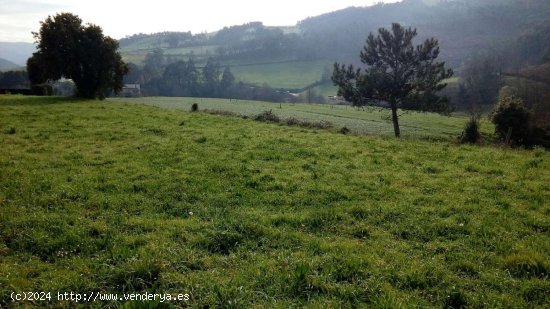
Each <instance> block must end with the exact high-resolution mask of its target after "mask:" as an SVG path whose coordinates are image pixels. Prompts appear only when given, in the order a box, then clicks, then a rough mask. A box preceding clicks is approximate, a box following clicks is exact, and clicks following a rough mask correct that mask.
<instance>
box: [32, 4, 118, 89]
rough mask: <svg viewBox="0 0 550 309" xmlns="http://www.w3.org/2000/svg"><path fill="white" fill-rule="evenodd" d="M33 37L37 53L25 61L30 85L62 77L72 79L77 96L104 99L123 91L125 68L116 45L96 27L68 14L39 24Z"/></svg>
mask: <svg viewBox="0 0 550 309" xmlns="http://www.w3.org/2000/svg"><path fill="white" fill-rule="evenodd" d="M40 24H41V27H40V30H39V32H35V33H33V34H34V37H35V39H36V42H37V47H38V48H37V49H38V51H37V52H35V53H34V54H33V56H32V57H31V58H29V60H28V61H27V71H28V72H29V79H30V80H31V82H32V83H33V84H41V83H44V82H46V81H48V80H58V79H60V78H62V77H64V78H68V79H72V80H73V81H74V83H75V85H76V88H77V96H79V97H83V98H91V99H103V98H105V95H106V94H107V93H108V92H109V91H110V90H114V91H115V92H119V91H120V90H121V89H122V85H123V83H122V79H123V76H124V74H126V73H127V72H128V67H127V66H126V64H125V63H124V62H123V61H122V58H121V56H120V54H119V53H118V52H117V49H118V42H117V41H116V40H114V39H112V38H110V37H108V36H104V35H103V30H102V29H101V28H100V27H99V26H96V25H92V24H87V25H82V20H81V19H80V18H79V17H78V16H76V15H73V14H71V13H60V14H57V15H55V16H54V17H51V16H48V18H47V19H46V20H45V21H43V22H41V23H40Z"/></svg>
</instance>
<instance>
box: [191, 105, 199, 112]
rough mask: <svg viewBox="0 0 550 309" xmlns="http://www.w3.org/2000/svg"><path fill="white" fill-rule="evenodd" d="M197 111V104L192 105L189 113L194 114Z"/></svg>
mask: <svg viewBox="0 0 550 309" xmlns="http://www.w3.org/2000/svg"><path fill="white" fill-rule="evenodd" d="M198 110H199V104H197V103H193V105H191V111H192V112H196V111H198Z"/></svg>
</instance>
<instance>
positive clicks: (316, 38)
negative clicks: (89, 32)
mask: <svg viewBox="0 0 550 309" xmlns="http://www.w3.org/2000/svg"><path fill="white" fill-rule="evenodd" d="M392 22H399V23H401V24H404V25H406V26H411V27H414V28H417V30H418V33H419V36H418V40H422V39H425V38H427V37H436V38H437V39H438V40H439V41H440V47H441V58H442V59H443V60H445V61H447V63H448V65H449V66H451V67H452V68H454V69H455V70H457V71H460V68H461V66H462V65H463V64H464V62H465V60H466V59H467V58H468V57H470V56H472V55H473V54H474V53H476V52H479V51H482V50H492V53H494V54H498V55H499V56H500V57H501V58H503V59H505V60H503V62H505V63H506V64H511V63H513V64H518V65H519V64H521V65H537V64H539V63H540V62H542V59H543V58H544V57H546V56H548V55H550V50H547V51H545V50H544V49H545V48H547V46H548V43H545V40H546V38H547V36H545V35H541V34H544V33H547V32H548V28H547V27H546V26H545V25H550V1H547V0H524V1H515V0H486V1H474V0H446V1H438V0H430V1H427V0H404V1H402V2H398V3H392V4H377V5H374V6H370V7H350V8H347V9H343V10H339V11H336V12H332V13H328V14H323V15H320V16H316V17H311V18H307V19H305V20H303V21H300V22H299V23H298V24H297V25H296V26H295V27H285V28H282V27H266V26H264V25H263V24H262V23H260V22H252V23H248V24H244V25H240V26H232V27H226V28H224V29H221V30H220V31H217V32H214V33H208V34H205V33H201V34H196V35H192V34H191V33H190V32H163V33H156V34H138V35H133V36H131V37H127V38H125V39H122V40H121V41H120V43H121V52H122V54H123V57H124V59H125V60H126V61H130V62H134V63H137V64H142V63H143V60H144V59H145V57H146V55H147V54H149V53H152V52H153V51H154V50H156V49H161V50H163V52H164V55H165V57H166V61H167V62H173V61H176V60H180V59H189V58H193V59H195V62H196V63H197V64H198V65H199V66H200V65H201V64H203V63H204V62H205V61H206V59H207V58H208V57H215V58H217V59H218V61H220V62H221V64H222V66H230V67H231V69H232V70H233V71H234V72H235V73H236V74H235V75H236V76H237V79H239V80H242V81H245V82H252V83H256V84H263V83H267V84H270V85H271V86H273V87H281V88H303V87H305V86H307V85H308V84H312V83H314V82H316V81H318V80H319V79H320V78H321V74H323V73H324V72H326V70H327V68H330V67H331V64H332V63H334V61H341V62H345V63H357V62H358V61H359V57H358V56H359V52H360V50H361V48H362V46H363V45H364V42H365V39H366V37H367V35H368V34H369V32H376V31H377V29H378V28H380V27H389V26H390V25H391V23H392ZM525 39H527V40H528V41H529V42H525ZM522 40H523V41H522ZM545 44H546V47H544V45H545ZM521 46H529V48H525V50H524V51H521V52H516V53H515V54H514V55H511V54H510V53H509V52H507V51H506V50H509V49H514V50H520V49H521V48H517V47H521ZM507 53H508V54H507ZM545 55H546V56H545ZM512 58H513V59H512ZM510 59H512V60H513V61H512V62H511V61H509V60H510ZM292 67H300V71H299V72H295V71H293V70H289V68H292ZM271 72H272V74H271ZM290 85H293V86H292V87H290Z"/></svg>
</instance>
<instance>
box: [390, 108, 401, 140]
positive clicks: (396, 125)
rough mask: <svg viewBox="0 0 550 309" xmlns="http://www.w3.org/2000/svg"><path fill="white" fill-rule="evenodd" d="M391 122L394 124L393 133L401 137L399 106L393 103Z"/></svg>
mask: <svg viewBox="0 0 550 309" xmlns="http://www.w3.org/2000/svg"><path fill="white" fill-rule="evenodd" d="M391 120H392V122H393V131H394V132H395V137H400V136H401V131H400V130H399V118H398V117H397V104H395V103H391Z"/></svg>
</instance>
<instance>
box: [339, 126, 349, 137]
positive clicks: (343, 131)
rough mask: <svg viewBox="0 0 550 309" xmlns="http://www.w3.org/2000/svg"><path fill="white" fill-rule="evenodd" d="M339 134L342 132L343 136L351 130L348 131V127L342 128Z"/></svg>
mask: <svg viewBox="0 0 550 309" xmlns="http://www.w3.org/2000/svg"><path fill="white" fill-rule="evenodd" d="M338 132H340V133H341V134H344V135H346V134H349V133H350V132H351V130H350V129H348V127H342V128H341V129H340V130H339V131H338Z"/></svg>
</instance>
